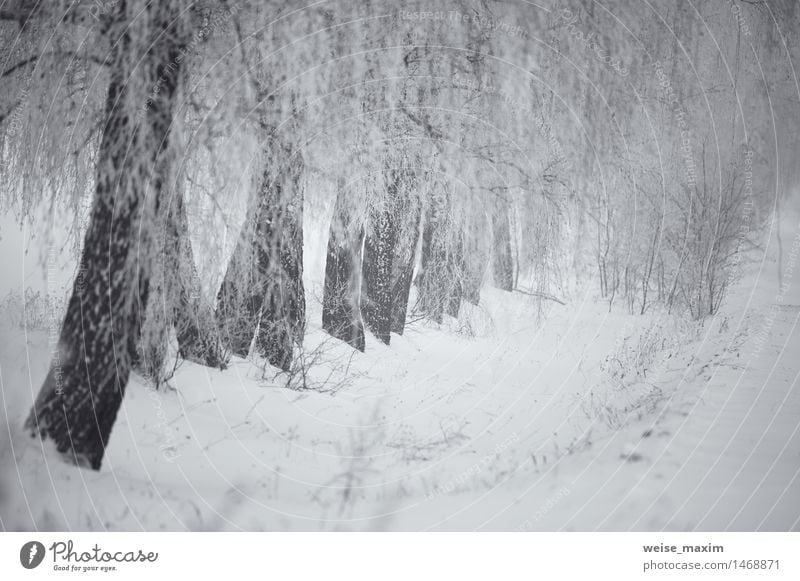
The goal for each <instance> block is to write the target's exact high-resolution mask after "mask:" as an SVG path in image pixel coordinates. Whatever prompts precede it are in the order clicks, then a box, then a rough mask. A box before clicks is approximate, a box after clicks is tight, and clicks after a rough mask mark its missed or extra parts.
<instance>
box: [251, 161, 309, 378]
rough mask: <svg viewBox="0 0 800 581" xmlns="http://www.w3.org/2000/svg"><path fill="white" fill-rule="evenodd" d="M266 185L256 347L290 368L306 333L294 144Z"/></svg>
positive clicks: (300, 198)
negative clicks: (262, 293)
mask: <svg viewBox="0 0 800 581" xmlns="http://www.w3.org/2000/svg"><path fill="white" fill-rule="evenodd" d="M280 157H281V158H282V160H283V161H284V163H282V164H281V166H280V167H279V171H278V172H277V173H276V174H275V175H274V177H273V180H274V183H273V184H272V185H271V186H270V187H269V188H268V190H267V191H268V192H269V196H268V200H267V201H266V203H265V205H264V208H263V214H262V217H261V220H259V223H258V229H257V230H258V243H257V244H258V268H259V271H260V273H261V279H262V280H263V281H264V283H265V289H264V291H265V292H264V300H263V303H262V307H261V317H260V320H259V327H258V337H257V340H256V348H257V349H258V351H259V353H260V354H261V355H263V356H264V357H265V358H266V359H267V361H269V363H270V365H273V366H275V367H278V368H280V369H282V370H283V371H289V370H290V369H291V364H292V360H293V356H294V349H295V346H299V345H301V344H302V342H303V335H304V333H305V316H306V304H305V290H304V288H303V191H302V170H303V164H302V158H301V157H300V156H299V154H298V153H296V152H293V151H292V150H291V149H290V148H284V149H283V151H282V155H281V156H280Z"/></svg>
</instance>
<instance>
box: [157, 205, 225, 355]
mask: <svg viewBox="0 0 800 581" xmlns="http://www.w3.org/2000/svg"><path fill="white" fill-rule="evenodd" d="M169 216H170V221H169V227H170V230H169V231H168V232H169V235H170V236H169V239H168V244H170V245H171V248H174V249H175V253H174V255H173V256H174V258H173V260H174V262H173V263H172V269H171V270H168V271H167V272H166V274H167V275H168V276H169V275H170V274H172V278H171V285H168V286H167V288H168V289H169V292H170V295H171V297H170V299H171V303H172V305H173V307H172V324H173V325H174V326H175V335H176V338H177V340H178V353H179V355H180V356H181V357H182V358H183V359H185V360H187V361H192V362H194V363H200V364H201V365H207V366H209V367H217V368H219V369H225V367H226V366H227V357H226V355H225V352H224V349H223V347H222V345H221V342H220V339H219V335H218V334H217V327H216V325H215V322H214V310H213V309H212V307H211V305H210V304H209V303H208V301H207V300H206V299H205V297H203V292H202V288H201V284H200V278H199V276H198V274H197V266H196V265H195V262H194V252H193V251H192V243H191V240H190V239H189V220H188V217H187V215H186V207H185V203H184V200H183V194H182V192H181V191H178V192H177V194H176V196H175V199H174V204H172V206H171V207H170V212H169Z"/></svg>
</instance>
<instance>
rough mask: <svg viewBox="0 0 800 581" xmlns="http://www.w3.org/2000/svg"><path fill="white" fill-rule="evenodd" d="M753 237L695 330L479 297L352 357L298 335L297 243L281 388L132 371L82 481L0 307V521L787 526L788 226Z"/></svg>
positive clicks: (798, 490) (22, 322)
mask: <svg viewBox="0 0 800 581" xmlns="http://www.w3.org/2000/svg"><path fill="white" fill-rule="evenodd" d="M776 226H777V224H775V223H773V227H772V228H771V229H770V231H769V232H768V233H767V238H766V239H765V241H764V244H765V251H764V252H758V253H754V252H746V253H743V255H742V259H741V261H740V264H739V269H740V272H739V273H738V274H739V276H738V277H737V280H736V282H735V283H734V284H733V285H732V287H731V289H730V293H729V296H728V298H727V300H726V302H725V304H724V306H723V307H722V309H721V310H720V312H719V313H718V314H717V315H715V316H713V317H710V318H708V319H706V320H705V321H703V322H702V324H698V323H696V322H693V321H691V320H689V319H687V318H684V317H681V316H675V315H669V314H667V313H665V312H663V311H659V310H655V309H654V310H653V311H650V312H648V313H647V314H645V315H644V316H640V315H629V314H627V312H626V311H625V309H624V308H623V307H622V306H619V305H615V306H614V307H613V308H612V309H610V310H609V308H608V305H607V304H606V303H605V302H603V301H602V300H600V299H599V297H598V293H597V285H596V281H591V280H590V281H588V283H586V284H585V285H584V286H583V288H580V289H571V290H569V291H565V294H564V296H562V297H561V298H562V299H564V301H565V303H566V304H565V305H561V304H558V303H556V302H552V301H547V302H546V303H545V304H544V308H543V309H541V310H540V307H539V305H538V304H537V301H535V300H533V299H532V298H531V297H530V296H528V295H526V294H524V293H520V292H515V293H506V292H502V291H499V290H496V289H493V288H492V287H491V286H490V285H486V286H485V287H484V288H483V291H482V297H481V305H480V307H471V306H469V305H465V306H464V307H462V311H461V314H460V316H459V318H458V319H457V320H456V319H448V320H446V321H445V322H444V323H443V324H442V325H435V324H433V323H430V322H426V321H424V320H415V321H413V322H412V323H411V324H410V326H409V327H408V328H407V330H406V333H405V334H404V335H403V336H392V340H391V345H390V346H388V347H387V346H385V345H383V344H381V343H379V342H378V341H377V340H376V339H375V338H374V337H371V336H369V335H368V336H367V349H366V352H365V353H358V352H354V351H353V350H352V349H350V348H349V347H348V346H346V345H344V344H342V343H338V342H336V341H333V340H331V339H330V338H328V337H327V336H326V335H324V334H323V332H322V331H321V329H320V318H321V315H320V313H321V307H320V305H319V299H318V297H319V296H320V295H321V284H320V281H321V279H322V273H323V272H324V264H323V262H322V260H323V259H324V258H323V257H324V251H322V249H320V248H311V249H310V250H309V249H307V255H309V256H317V257H319V258H318V259H317V260H312V261H307V264H306V273H305V275H306V284H307V288H308V289H309V291H310V292H309V293H308V311H309V315H308V336H307V340H306V348H305V353H304V355H303V356H304V357H306V358H307V360H308V362H309V363H310V364H311V365H309V367H308V377H306V378H305V385H301V384H300V383H298V382H297V378H296V377H295V378H293V382H294V383H293V384H292V385H291V386H289V387H287V378H286V377H283V376H280V375H279V376H273V375H272V374H270V373H267V374H266V375H265V373H264V371H263V367H264V366H263V363H262V362H259V361H257V360H256V359H254V358H250V359H238V358H234V359H233V360H232V361H231V365H230V367H229V368H228V369H227V370H224V371H220V370H216V369H210V368H206V367H202V366H199V365H195V364H192V363H181V364H180V365H178V366H177V369H176V370H175V373H174V376H173V377H172V378H171V379H170V380H169V382H168V385H167V386H166V387H165V388H163V389H160V390H158V391H156V390H154V389H153V388H152V387H150V386H148V385H147V384H146V383H145V382H144V381H143V379H142V378H141V377H139V376H136V375H134V376H132V379H131V381H130V383H129V385H128V387H127V391H126V393H125V398H124V402H123V405H122V408H121V410H120V413H119V415H118V417H117V421H116V424H115V426H114V429H113V432H112V434H111V441H110V444H109V446H108V449H107V452H106V456H105V460H104V463H103V467H102V469H101V470H100V471H99V472H94V471H90V470H85V469H79V468H76V467H74V466H71V465H69V464H67V463H65V462H64V461H62V460H61V459H60V458H59V456H58V454H56V453H55V451H54V450H51V449H50V448H49V445H47V444H43V443H42V442H41V441H40V440H38V439H34V438H31V437H30V436H29V435H28V434H26V433H25V432H24V431H23V430H22V423H23V421H24V419H25V417H26V416H27V414H28V411H29V409H30V407H31V404H32V401H33V399H34V397H35V395H36V393H37V392H38V390H39V387H40V386H41V384H42V381H43V379H44V377H45V374H46V372H47V367H48V362H49V359H50V353H51V350H52V342H53V340H52V337H51V330H49V329H48V328H47V327H46V326H43V325H35V324H27V323H28V319H30V317H29V316H28V315H27V314H26V313H25V312H19V309H21V305H20V304H18V303H13V301H6V303H4V305H5V306H4V312H2V314H0V395H2V398H3V410H4V414H3V415H2V416H0V464H1V465H0V527H1V528H2V529H4V530H127V531H139V530H146V531H157V530H178V531H182V530H277V531H287V530H414V531H417V530H504V531H532V530H545V531H562V530H563V531H571V530H579V531H594V530H649V531H654V530H655V531H659V530H746V531H749V530H798V529H800V479H799V478H798V474H800V434H798V426H800V422H799V421H798V420H800V386H799V385H798V377H800V361H799V360H798V358H799V357H800V331H799V330H798V317H800V281H798V280H796V277H795V279H793V277H792V275H793V274H794V272H795V270H797V269H800V265H798V264H797V262H798V260H797V259H798V253H799V252H800V213H798V212H795V213H791V214H790V215H786V214H784V219H783V221H782V223H781V226H782V227H781V228H780V232H782V234H781V236H782V245H781V253H780V260H779V252H778V245H777V244H776V241H777V232H778V229H777V228H776ZM322 231H324V229H322ZM1 232H2V234H3V238H2V240H0V250H2V252H0V256H2V257H3V258H2V262H3V263H2V264H1V265H0V266H2V269H3V272H4V273H7V274H6V275H5V280H4V282H3V285H4V287H5V288H3V289H0V290H3V293H5V292H6V291H17V292H19V291H21V290H22V289H23V288H24V287H25V286H28V285H31V284H33V283H32V281H34V280H40V279H41V278H43V277H45V276H46V274H45V273H44V272H43V268H44V267H42V266H41V260H39V259H38V258H37V255H38V254H41V253H40V252H36V251H34V250H33V249H32V248H33V247H34V246H35V245H36V235H35V234H36V233H35V232H32V231H31V229H30V228H27V229H24V228H23V229H22V230H20V227H19V226H17V225H15V224H14V223H13V222H12V221H11V220H9V219H4V221H3V224H2V230H1ZM307 244H311V245H312V246H313V244H317V245H319V244H320V241H313V240H312V241H311V242H307ZM72 269H73V270H74V265H73V266H72ZM68 270H69V271H70V272H72V270H70V269H68ZM779 271H780V272H781V274H780V277H781V280H782V283H783V285H782V286H781V285H780V284H779ZM68 280H69V276H67V278H66V280H65V281H64V284H65V285H66V284H67V283H68ZM65 288H66V287H65ZM412 302H413V298H412ZM14 305H16V307H14ZM15 308H17V311H16V312H15V311H14V309H15Z"/></svg>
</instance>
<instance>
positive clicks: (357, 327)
mask: <svg viewBox="0 0 800 581" xmlns="http://www.w3.org/2000/svg"><path fill="white" fill-rule="evenodd" d="M363 242H364V229H363V228H362V227H361V226H360V225H359V224H357V223H356V221H355V220H354V219H353V217H352V213H351V210H350V208H349V207H348V202H347V196H346V192H345V189H344V185H343V184H342V183H340V184H339V191H338V194H337V196H336V204H335V206H334V210H333V218H332V219H331V228H330V234H329V238H328V253H327V262H326V265H325V288H324V292H323V299H322V328H323V329H325V331H327V332H328V333H329V334H330V335H331V336H333V337H336V338H337V339H341V340H342V341H344V342H346V343H347V344H349V345H351V346H352V347H354V348H355V349H358V350H359V351H364V347H365V338H364V325H363V323H362V322H361V315H360V311H359V306H358V300H359V299H358V295H359V291H360V287H361V280H360V278H361V247H362V245H363Z"/></svg>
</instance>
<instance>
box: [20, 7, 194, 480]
mask: <svg viewBox="0 0 800 581" xmlns="http://www.w3.org/2000/svg"><path fill="white" fill-rule="evenodd" d="M128 4H135V3H133V2H125V1H124V0H120V2H119V3H118V4H117V6H116V11H115V14H114V21H113V22H112V23H111V27H110V30H111V31H112V41H113V42H111V45H112V46H113V49H112V50H113V53H112V59H111V66H110V70H111V79H110V84H109V88H108V95H107V98H106V112H105V121H106V123H105V127H104V129H103V135H102V138H101V142H100V146H99V159H98V168H97V181H96V186H95V197H94V202H93V206H92V211H91V215H90V222H89V226H88V229H87V232H86V236H85V239H84V245H83V251H82V257H81V271H80V273H79V276H78V277H77V278H76V280H75V282H74V284H73V290H72V295H71V297H70V301H69V304H68V307H67V313H66V316H65V318H64V322H63V325H62V328H61V334H60V337H59V347H58V352H57V354H56V356H55V358H54V360H53V361H52V363H51V366H50V370H49V372H48V375H47V378H46V379H45V382H44V384H43V385H42V388H41V390H40V392H39V395H38V397H37V399H36V402H35V404H34V406H33V409H32V411H31V414H30V416H29V417H28V419H27V421H26V423H25V426H26V428H27V429H28V430H30V431H31V432H32V434H33V435H37V434H38V435H39V436H40V437H41V438H42V439H48V438H49V439H52V440H53V442H54V444H55V446H56V449H57V450H58V451H59V452H61V453H62V454H64V455H65V457H66V458H68V459H69V460H70V461H72V462H74V463H75V464H77V465H81V466H87V467H91V468H93V469H95V470H98V469H99V468H100V466H101V463H102V460H103V454H104V451H105V447H106V445H107V444H108V440H109V437H110V434H111V429H112V427H113V425H114V421H115V420H116V417H117V412H118V410H119V407H120V405H121V403H122V397H123V394H124V391H125V387H126V384H127V383H128V378H129V375H130V370H131V365H132V362H133V360H134V358H135V355H136V348H137V346H138V343H139V334H140V329H139V325H138V321H139V318H138V314H139V313H138V311H139V309H140V308H141V305H145V304H147V293H148V285H149V282H150V276H151V269H152V256H151V249H150V240H149V237H150V235H151V229H152V221H153V219H154V216H155V215H157V214H158V205H159V200H158V196H159V191H160V189H161V185H163V184H158V183H156V184H154V183H153V182H154V181H162V182H163V179H164V175H165V173H164V171H163V170H164V167H165V165H168V164H169V161H168V160H169V159H170V155H169V145H170V133H171V131H170V129H171V125H172V122H173V115H174V104H175V103H176V102H178V94H179V89H180V87H179V83H180V70H179V69H180V64H179V63H180V58H179V57H180V55H181V50H182V47H183V45H184V43H185V39H186V38H187V37H188V34H187V32H188V31H187V30H186V28H187V27H186V26H185V25H184V23H183V20H182V18H185V16H183V14H182V13H183V10H182V8H183V7H182V6H181V4H182V3H181V2H164V3H149V4H148V5H147V7H145V8H144V9H143V10H139V8H140V6H138V4H137V5H135V6H133V7H131V8H130V9H128ZM134 14H135V17H134ZM134 42H141V43H142V44H136V45H135V44H134ZM154 86H158V87H159V90H158V91H152V92H150V93H148V92H149V91H151V88H152V87H154ZM143 92H144V93H143ZM143 96H144V97H145V98H144V99H141V100H140V98H141V97H143ZM137 113H139V114H138V115H137ZM159 165H160V166H162V167H161V168H158V167H157V166H159ZM148 194H151V195H150V196H148ZM147 204H152V206H154V208H148V207H147ZM145 212H147V214H146V215H145V216H143V214H145ZM143 217H144V218H145V219H143ZM139 235H141V236H142V241H141V242H142V247H138V245H137V240H136V237H137V236H139ZM140 250H141V251H140Z"/></svg>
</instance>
